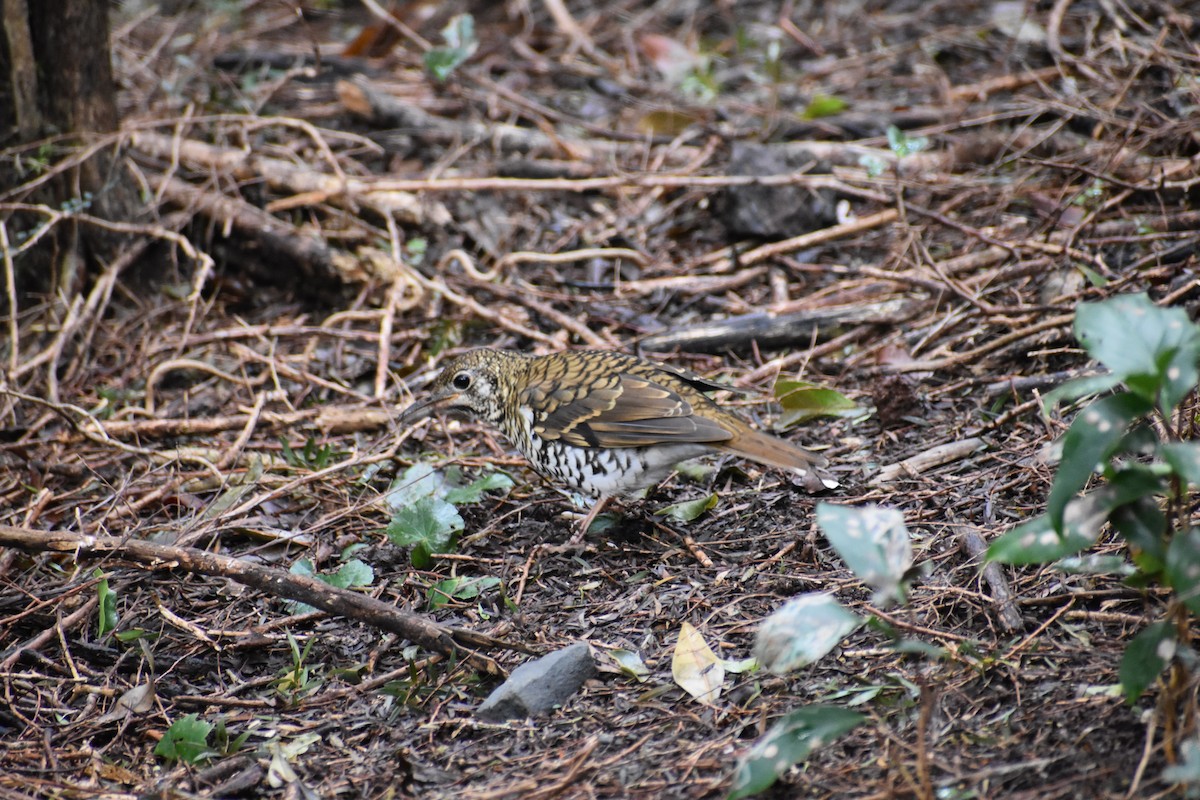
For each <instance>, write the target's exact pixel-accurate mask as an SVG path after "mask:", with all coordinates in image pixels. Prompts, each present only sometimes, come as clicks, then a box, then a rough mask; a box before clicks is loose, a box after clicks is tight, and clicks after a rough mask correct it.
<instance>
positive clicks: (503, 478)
mask: <svg viewBox="0 0 1200 800" xmlns="http://www.w3.org/2000/svg"><path fill="white" fill-rule="evenodd" d="M512 486H513V479H512V478H510V477H509V476H508V475H505V474H504V473H503V472H489V473H488V474H487V475H484V476H483V477H482V478H479V479H478V480H476V481H474V482H472V483H471V484H470V485H468V486H456V487H454V488H453V489H450V490H449V491H447V492H446V497H445V500H446V502H447V503H453V504H454V505H456V506H461V505H468V504H470V503H478V502H479V501H480V500H482V499H483V495H484V493H485V492H491V491H496V490H499V489H505V490H507V489H511V488H512Z"/></svg>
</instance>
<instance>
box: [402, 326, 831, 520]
mask: <svg viewBox="0 0 1200 800" xmlns="http://www.w3.org/2000/svg"><path fill="white" fill-rule="evenodd" d="M727 388H728V387H724V386H721V385H720V384H716V383H712V382H710V381H707V380H705V379H704V378H701V377H700V376H698V375H694V374H692V373H690V372H686V371H684V370H679V369H676V368H674V367H669V366H665V365H661V364H655V363H652V362H650V361H646V360H644V359H640V358H637V357H635V356H631V355H626V354H624V353H616V352H605V351H569V352H564V353H554V354H551V355H546V356H529V355H525V354H523V353H516V352H512V351H507V350H488V349H482V350H472V351H470V352H467V353H464V354H462V355H460V356H458V357H456V358H454V359H452V360H451V361H449V362H448V363H447V364H446V366H445V368H444V369H443V371H442V373H441V375H439V376H438V378H437V379H436V380H435V381H434V382H433V385H432V386H431V387H430V390H429V394H428V396H427V397H426V398H425V399H423V400H421V401H419V402H417V403H414V404H413V405H412V406H410V407H409V408H408V409H407V410H406V411H405V412H404V414H403V415H401V417H400V423H401V424H406V423H409V422H413V421H415V420H417V419H420V418H422V417H425V416H428V415H429V414H432V413H434V412H435V411H438V410H444V411H449V412H458V413H464V414H467V415H468V416H471V417H474V418H476V419H479V420H482V421H485V422H488V423H491V424H492V425H495V426H496V427H497V428H499V429H500V430H501V431H502V432H503V433H504V435H505V436H507V437H508V439H509V441H510V442H512V444H513V445H514V446H515V447H516V448H517V449H518V450H520V451H521V453H522V454H523V455H524V456H525V457H526V458H527V459H528V460H529V462H530V464H531V465H532V466H533V468H534V469H535V470H537V471H538V472H539V473H540V474H542V475H543V476H545V477H547V478H550V479H552V480H556V481H558V482H560V483H563V484H566V485H567V486H570V487H571V488H573V489H576V490H578V491H581V492H585V493H588V494H592V495H599V496H600V497H608V496H610V495H622V494H628V493H630V492H633V491H636V490H637V489H641V488H644V487H646V486H651V485H653V484H655V483H657V482H659V481H660V480H662V479H663V478H664V477H666V476H667V474H669V473H670V472H671V470H672V468H674V466H675V465H676V464H678V463H679V462H680V461H685V460H687V459H689V458H694V457H696V456H699V455H703V454H705V453H711V452H716V451H721V452H728V453H732V454H734V455H738V456H742V457H744V458H748V459H750V460H752V461H757V462H759V463H762V464H767V465H770V466H775V467H783V468H789V469H796V470H800V471H802V472H803V471H806V470H807V469H808V468H809V467H811V466H821V465H823V464H824V463H825V459H823V458H821V457H820V456H817V455H813V454H812V453H809V452H808V451H806V450H802V449H801V448H799V447H797V446H796V445H794V444H792V443H791V442H787V441H784V440H783V439H780V438H778V437H775V436H771V435H769V434H765V433H761V432H759V431H756V430H754V429H753V428H751V427H750V426H749V425H748V424H747V423H746V422H744V421H743V420H742V419H741V418H740V417H738V416H736V415H734V414H732V413H730V412H729V411H726V410H725V409H723V408H721V407H720V406H719V405H717V404H716V403H715V402H714V401H713V400H711V399H710V398H709V397H708V395H707V394H706V392H713V391H717V390H720V389H727Z"/></svg>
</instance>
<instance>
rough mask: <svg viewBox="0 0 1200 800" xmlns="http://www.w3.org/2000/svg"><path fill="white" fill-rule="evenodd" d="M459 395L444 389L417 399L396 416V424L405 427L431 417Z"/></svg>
mask: <svg viewBox="0 0 1200 800" xmlns="http://www.w3.org/2000/svg"><path fill="white" fill-rule="evenodd" d="M460 396H461V395H460V394H459V393H458V392H455V391H446V392H439V393H437V394H434V395H432V396H430V397H427V398H425V399H424V400H418V401H417V402H415V403H413V404H412V405H411V406H409V407H408V408H406V409H404V412H403V413H402V414H400V416H399V417H397V418H396V424H397V425H399V426H401V427H405V426H408V425H411V424H413V423H414V422H419V421H421V420H423V419H425V418H426V417H431V416H433V415H434V414H436V413H437V412H438V411H439V410H440V409H442V408H444V407H445V406H448V405H450V404H451V403H453V402H454V401H455V400H457V399H458V398H459V397H460Z"/></svg>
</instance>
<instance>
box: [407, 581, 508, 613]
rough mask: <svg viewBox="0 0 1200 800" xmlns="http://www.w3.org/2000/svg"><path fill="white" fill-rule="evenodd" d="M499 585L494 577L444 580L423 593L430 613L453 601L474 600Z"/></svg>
mask: <svg viewBox="0 0 1200 800" xmlns="http://www.w3.org/2000/svg"><path fill="white" fill-rule="evenodd" d="M499 585H500V579H499V578H495V577H477V578H467V577H459V578H446V579H445V580H442V581H438V582H437V583H435V584H434V585H433V586H430V587H429V590H428V591H427V592H426V593H425V602H426V603H427V604H428V606H429V610H430V611H436V610H437V609H439V608H441V607H442V606H444V605H447V604H449V603H452V602H455V601H461V600H474V599H475V598H476V597H479V595H480V594H482V593H483V592H484V591H486V590H487V589H491V588H493V587H495V586H499Z"/></svg>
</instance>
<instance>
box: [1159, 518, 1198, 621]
mask: <svg viewBox="0 0 1200 800" xmlns="http://www.w3.org/2000/svg"><path fill="white" fill-rule="evenodd" d="M1166 574H1167V583H1169V584H1170V585H1171V588H1172V589H1174V590H1175V593H1176V594H1177V595H1179V599H1180V601H1181V602H1182V603H1183V604H1184V605H1185V606H1187V607H1188V610H1189V611H1191V612H1192V613H1193V614H1200V528H1190V529H1188V530H1186V531H1181V532H1179V533H1176V534H1175V536H1174V538H1172V539H1171V544H1170V545H1168V547H1167V567H1166Z"/></svg>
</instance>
